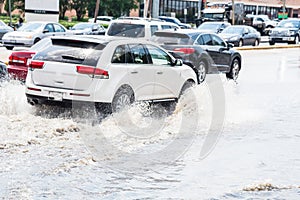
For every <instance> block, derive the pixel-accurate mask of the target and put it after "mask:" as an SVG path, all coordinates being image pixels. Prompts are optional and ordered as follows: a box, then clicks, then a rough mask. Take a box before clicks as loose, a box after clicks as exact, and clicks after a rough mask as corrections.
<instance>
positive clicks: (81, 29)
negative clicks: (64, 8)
mask: <svg viewBox="0 0 300 200" xmlns="http://www.w3.org/2000/svg"><path fill="white" fill-rule="evenodd" d="M70 30H71V32H72V33H73V34H74V35H105V28H104V27H103V26H102V25H100V24H97V23H88V22H80V23H78V24H75V25H74V26H73V27H72V28H71V29H70Z"/></svg>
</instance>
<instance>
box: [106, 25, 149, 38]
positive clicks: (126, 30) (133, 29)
mask: <svg viewBox="0 0 300 200" xmlns="http://www.w3.org/2000/svg"><path fill="white" fill-rule="evenodd" d="M107 35H109V36H122V37H144V36H145V25H143V24H129V23H113V24H111V25H110V27H109V30H108V31H107Z"/></svg>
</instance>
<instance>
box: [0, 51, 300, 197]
mask: <svg viewBox="0 0 300 200" xmlns="http://www.w3.org/2000/svg"><path fill="white" fill-rule="evenodd" d="M241 54H242V57H243V68H242V71H241V74H240V77H239V79H238V81H237V83H234V82H233V81H228V80H226V78H225V76H224V75H220V76H219V75H208V77H207V81H206V83H204V84H203V85H201V86H197V87H196V88H194V89H193V90H192V91H190V92H189V93H187V94H185V96H184V97H183V99H182V100H181V101H180V102H179V103H178V105H177V107H176V109H175V112H174V113H173V114H171V115H170V114H168V113H166V112H163V111H161V110H162V109H161V108H158V109H157V110H159V111H160V112H158V113H154V114H149V113H147V111H145V109H147V108H148V107H147V105H146V106H145V105H143V104H137V105H134V106H132V107H131V108H130V109H129V110H128V111H127V112H126V113H119V114H115V115H113V116H108V117H106V118H104V119H102V120H99V118H100V116H98V115H97V114H95V113H94V112H93V109H92V108H89V107H87V108H85V107H81V106H77V105H74V106H73V108H72V109H70V108H57V107H50V106H45V107H39V108H35V107H32V106H30V105H29V104H27V102H26V97H25V95H24V85H22V84H20V83H18V82H15V81H11V82H9V83H5V84H3V86H2V87H1V88H0V104H1V107H0V157H1V165H0V175H1V178H0V197H2V198H4V199H58V198H60V199H299V198H300V181H299V180H300V145H299V144H300V131H299V130H300V123H299V122H298V120H299V119H300V89H299V85H300V49H277V50H261V51H241ZM149 112H151V111H149Z"/></svg>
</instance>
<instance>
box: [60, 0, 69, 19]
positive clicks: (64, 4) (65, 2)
mask: <svg viewBox="0 0 300 200" xmlns="http://www.w3.org/2000/svg"><path fill="white" fill-rule="evenodd" d="M70 9H71V1H70V0H59V18H60V19H64V18H65V13H66V11H67V10H70Z"/></svg>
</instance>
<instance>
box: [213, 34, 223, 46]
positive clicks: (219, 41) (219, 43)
mask: <svg viewBox="0 0 300 200" xmlns="http://www.w3.org/2000/svg"><path fill="white" fill-rule="evenodd" d="M211 37H212V40H213V45H214V46H222V47H225V46H226V44H225V42H224V41H223V40H222V39H221V38H220V37H218V36H217V35H212V36H211Z"/></svg>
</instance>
